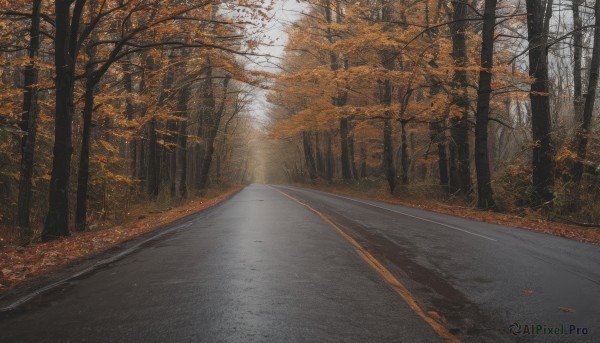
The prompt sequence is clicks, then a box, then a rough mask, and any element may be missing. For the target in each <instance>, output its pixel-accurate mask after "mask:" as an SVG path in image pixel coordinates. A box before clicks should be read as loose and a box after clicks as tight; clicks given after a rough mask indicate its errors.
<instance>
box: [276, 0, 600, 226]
mask: <svg viewBox="0 0 600 343" xmlns="http://www.w3.org/2000/svg"><path fill="white" fill-rule="evenodd" d="M306 8H307V10H306V11H305V15H303V16H301V18H299V19H298V20H297V21H296V22H294V23H293V24H292V25H290V26H289V27H288V29H287V32H288V34H289V41H288V42H287V45H286V50H285V56H284V58H283V60H282V62H281V72H280V73H279V74H278V75H277V77H276V78H275V79H274V82H273V90H272V92H271V93H270V94H269V101H270V103H271V108H270V112H269V116H270V119H271V121H270V127H269V128H270V136H271V139H272V140H273V142H274V143H271V144H268V145H267V146H266V147H265V149H267V151H269V152H270V155H271V156H276V157H274V158H272V159H271V160H270V161H269V168H268V169H267V171H268V173H269V175H270V176H269V177H270V178H272V179H274V180H279V182H297V183H313V184H314V185H317V186H318V187H319V185H320V186H327V185H342V188H343V187H346V189H348V188H350V189H353V190H354V191H355V192H361V193H368V192H371V191H372V190H373V189H374V188H375V189H377V190H379V191H380V192H387V193H391V194H393V195H394V197H396V198H400V199H419V200H421V201H424V202H427V201H429V202H431V201H436V202H440V203H443V204H454V205H458V206H463V207H469V208H471V207H473V208H478V209H480V210H492V211H499V212H505V213H511V214H517V215H520V216H526V215H535V216H536V217H537V218H543V219H551V220H556V221H559V222H563V223H569V224H581V225H583V226H598V223H600V202H599V200H600V199H599V195H600V159H599V158H600V156H599V152H600V150H599V149H598V148H599V146H598V144H599V140H598V130H599V127H600V126H599V124H598V110H597V107H598V106H597V105H596V103H595V100H596V96H597V85H598V69H599V67H600V30H598V25H599V23H600V1H598V2H594V1H583V0H573V1H571V0H568V1H566V0H565V1H563V0H526V1H521V0H500V1H497V0H485V1H483V0H466V1H462V0H456V1H444V0H424V1H405V0H397V1H394V0H378V1H344V0H323V1H311V2H310V4H309V5H307V7H306ZM344 185H346V186H344ZM338 188H339V187H338Z"/></svg>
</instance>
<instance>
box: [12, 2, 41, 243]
mask: <svg viewBox="0 0 600 343" xmlns="http://www.w3.org/2000/svg"><path fill="white" fill-rule="evenodd" d="M41 11H42V0H34V1H32V9H31V24H30V28H29V48H28V57H29V63H28V64H27V66H26V67H25V71H24V81H25V82H24V89H25V92H24V95H23V115H22V117H21V123H20V126H21V131H23V132H24V135H23V138H22V139H21V166H20V172H19V198H18V210H17V211H18V223H19V228H20V229H21V244H23V245H27V244H29V242H30V241H31V234H32V229H31V220H30V212H31V183H32V182H31V179H32V176H33V157H34V151H35V140H36V135H37V117H38V113H39V105H38V82H39V67H38V61H37V60H36V59H37V58H38V56H39V49H40V33H41V32H40V19H41Z"/></svg>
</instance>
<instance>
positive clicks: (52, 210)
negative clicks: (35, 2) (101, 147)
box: [42, 0, 86, 241]
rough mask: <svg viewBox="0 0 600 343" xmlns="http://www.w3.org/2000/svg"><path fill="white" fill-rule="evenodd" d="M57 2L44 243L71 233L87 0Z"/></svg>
mask: <svg viewBox="0 0 600 343" xmlns="http://www.w3.org/2000/svg"><path fill="white" fill-rule="evenodd" d="M71 3H72V1H71V0H56V1H55V2H54V10H55V14H56V19H55V27H56V33H55V35H54V55H55V56H54V68H55V74H56V78H55V87H56V91H55V98H56V103H55V114H54V126H55V128H54V149H53V158H52V173H51V178H50V191H49V199H48V214H47V215H46V221H45V224H44V230H43V232H42V240H43V241H48V240H51V239H53V238H57V237H60V236H68V235H69V234H70V232H69V185H70V178H71V155H72V153H73V143H72V127H71V125H72V118H73V108H72V103H73V99H72V97H73V83H74V82H73V81H74V73H75V61H76V58H77V51H78V33H79V22H80V20H81V16H82V14H83V10H84V6H85V3H86V0H76V1H75V5H74V8H73V13H72V14H71Z"/></svg>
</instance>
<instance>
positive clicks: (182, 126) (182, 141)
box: [177, 86, 190, 199]
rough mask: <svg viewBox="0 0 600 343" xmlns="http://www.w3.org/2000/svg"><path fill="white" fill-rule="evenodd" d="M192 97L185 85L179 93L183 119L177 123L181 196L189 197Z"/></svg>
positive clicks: (179, 108)
mask: <svg viewBox="0 0 600 343" xmlns="http://www.w3.org/2000/svg"><path fill="white" fill-rule="evenodd" d="M189 99H190V87H189V86H185V87H183V89H182V90H181V93H180V94H179V104H178V112H179V116H181V117H182V120H181V121H179V123H178V124H177V126H178V127H177V164H178V166H177V170H178V171H179V173H178V174H179V175H178V177H177V179H178V180H179V187H178V188H179V197H180V198H181V199H185V198H187V182H186V181H187V126H188V102H189Z"/></svg>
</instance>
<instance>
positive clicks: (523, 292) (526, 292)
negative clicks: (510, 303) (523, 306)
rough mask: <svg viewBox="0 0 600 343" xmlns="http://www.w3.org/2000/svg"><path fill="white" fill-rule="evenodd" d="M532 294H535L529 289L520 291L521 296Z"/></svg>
mask: <svg viewBox="0 0 600 343" xmlns="http://www.w3.org/2000/svg"><path fill="white" fill-rule="evenodd" d="M533 293H535V292H534V291H532V290H530V289H524V290H522V291H521V294H523V295H532V294H533Z"/></svg>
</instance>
